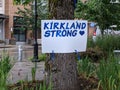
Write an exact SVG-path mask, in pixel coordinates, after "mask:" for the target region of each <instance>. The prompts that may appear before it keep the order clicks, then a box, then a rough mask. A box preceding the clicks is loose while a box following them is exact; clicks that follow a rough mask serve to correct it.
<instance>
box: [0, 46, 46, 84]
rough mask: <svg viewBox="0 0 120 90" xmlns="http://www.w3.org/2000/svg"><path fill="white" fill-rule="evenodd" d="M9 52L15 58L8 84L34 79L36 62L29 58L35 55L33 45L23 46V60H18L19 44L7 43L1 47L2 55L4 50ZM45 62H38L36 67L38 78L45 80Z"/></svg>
mask: <svg viewBox="0 0 120 90" xmlns="http://www.w3.org/2000/svg"><path fill="white" fill-rule="evenodd" d="M3 50H5V51H7V52H8V54H9V56H10V57H11V58H14V61H13V62H14V64H13V65H14V66H13V67H12V69H11V70H10V72H9V73H8V77H7V84H13V83H17V82H19V81H21V80H25V81H26V80H27V81H31V80H32V72H31V71H32V68H33V67H35V63H32V62H31V61H30V60H28V58H30V57H33V46H29V45H24V46H23V56H22V61H21V62H20V61H18V46H17V45H9V46H8V45H7V46H5V48H4V47H0V55H1V53H2V51H3ZM38 51H39V54H40V53H41V47H40V46H39V50H38ZM44 69H45V67H44V62H38V63H37V68H36V76H35V78H36V80H43V79H44V74H45V70H44Z"/></svg>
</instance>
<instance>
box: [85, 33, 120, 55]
mask: <svg viewBox="0 0 120 90" xmlns="http://www.w3.org/2000/svg"><path fill="white" fill-rule="evenodd" d="M87 44H88V45H87V48H90V47H92V48H95V47H98V48H100V50H101V51H103V52H104V53H108V54H109V53H110V52H113V50H115V49H116V50H119V49H120V36H119V35H105V36H102V37H101V36H98V37H97V38H96V41H95V42H93V40H92V39H90V40H89V39H88V43H87ZM98 51H99V50H98ZM96 52H97V51H96Z"/></svg>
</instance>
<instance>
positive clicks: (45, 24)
mask: <svg viewBox="0 0 120 90" xmlns="http://www.w3.org/2000/svg"><path fill="white" fill-rule="evenodd" d="M48 24H49V23H46V22H45V23H44V30H45V29H49V27H48Z"/></svg>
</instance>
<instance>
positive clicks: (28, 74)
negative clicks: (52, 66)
mask: <svg viewBox="0 0 120 90" xmlns="http://www.w3.org/2000/svg"><path fill="white" fill-rule="evenodd" d="M33 67H35V63H32V62H16V63H15V65H14V66H13V67H12V69H11V70H10V72H9V74H8V77H7V84H14V83H17V82H19V81H21V80H23V81H31V80H32V68H33ZM44 68H45V67H44V62H38V63H37V68H36V75H35V79H36V80H44V75H45V69H44Z"/></svg>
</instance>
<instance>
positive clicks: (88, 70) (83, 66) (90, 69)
mask: <svg viewBox="0 0 120 90" xmlns="http://www.w3.org/2000/svg"><path fill="white" fill-rule="evenodd" d="M77 64H78V66H77V69H78V73H79V75H80V74H81V75H83V76H85V77H90V76H92V75H93V74H94V72H95V68H96V67H95V65H94V64H93V63H91V62H90V60H89V59H88V58H87V57H86V58H85V59H82V60H79V61H78V63H77Z"/></svg>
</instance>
